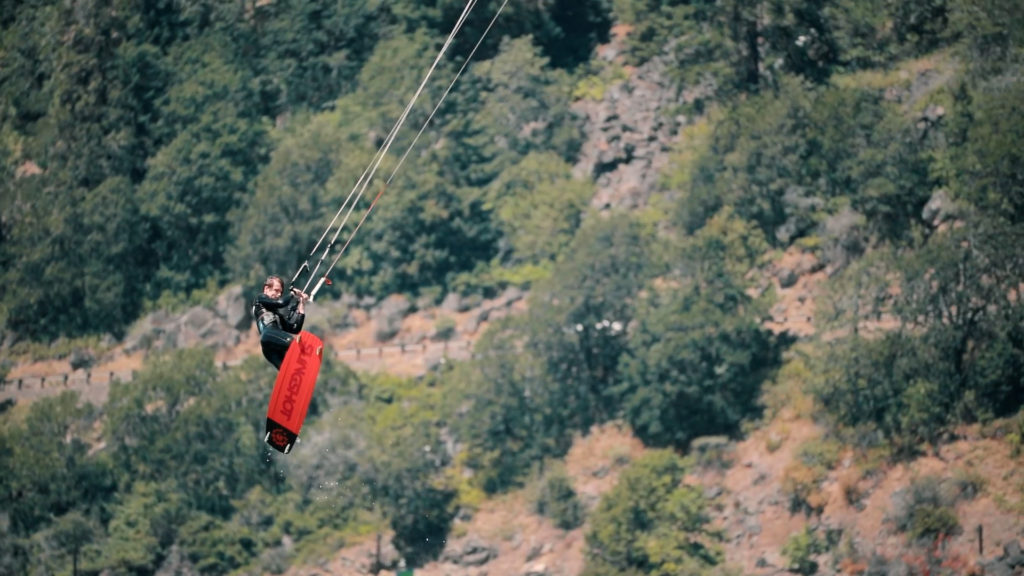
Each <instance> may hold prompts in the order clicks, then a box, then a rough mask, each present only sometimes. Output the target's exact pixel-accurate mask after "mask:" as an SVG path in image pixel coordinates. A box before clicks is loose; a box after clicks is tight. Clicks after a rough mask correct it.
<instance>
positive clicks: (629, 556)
mask: <svg viewBox="0 0 1024 576" xmlns="http://www.w3.org/2000/svg"><path fill="white" fill-rule="evenodd" d="M684 474H685V468H684V466H683V463H682V460H681V459H680V458H679V457H678V456H677V455H675V454H674V453H672V452H670V451H668V450H653V451H651V452H650V453H648V454H645V455H644V456H642V457H641V458H640V459H639V460H637V461H636V462H634V463H633V464H631V465H630V467H629V468H627V469H626V470H624V471H623V472H622V475H621V476H620V478H619V481H618V483H616V485H615V487H614V488H612V490H611V491H610V492H609V493H608V494H606V495H605V496H604V497H603V498H602V499H601V501H600V503H598V505H597V509H596V510H595V511H594V513H593V515H592V516H591V519H590V528H589V530H588V531H587V534H586V542H587V545H586V551H585V553H584V554H585V559H586V566H585V567H584V570H583V574H585V575H586V576H603V575H612V574H635V575H640V574H657V575H665V576H668V575H669V574H680V573H684V574H698V573H703V572H704V571H706V570H708V569H709V568H712V567H714V566H716V565H718V564H720V563H721V562H722V560H723V557H722V552H721V551H720V550H719V549H718V547H717V542H718V541H720V539H721V536H720V535H718V534H717V533H716V532H715V531H713V530H712V529H711V528H710V526H709V523H710V519H709V517H708V514H707V512H706V509H705V506H706V504H705V502H704V498H703V497H702V496H701V494H700V491H699V490H698V489H697V488H695V487H692V486H687V485H685V484H683V482H682V480H683V475H684Z"/></svg>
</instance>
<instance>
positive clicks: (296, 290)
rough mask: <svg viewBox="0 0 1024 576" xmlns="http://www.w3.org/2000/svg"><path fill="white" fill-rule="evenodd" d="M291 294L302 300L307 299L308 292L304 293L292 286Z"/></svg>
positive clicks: (305, 300) (306, 300)
mask: <svg viewBox="0 0 1024 576" xmlns="http://www.w3.org/2000/svg"><path fill="white" fill-rule="evenodd" d="M292 294H293V295H295V296H298V297H299V299H300V300H302V301H303V302H308V301H309V294H306V293H305V292H303V291H302V290H299V289H298V288H292Z"/></svg>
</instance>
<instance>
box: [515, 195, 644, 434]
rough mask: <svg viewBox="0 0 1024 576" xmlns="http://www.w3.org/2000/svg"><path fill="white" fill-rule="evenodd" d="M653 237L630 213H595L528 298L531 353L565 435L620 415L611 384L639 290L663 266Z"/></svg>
mask: <svg viewBox="0 0 1024 576" xmlns="http://www.w3.org/2000/svg"><path fill="white" fill-rule="evenodd" d="M653 241H654V237H653V234H652V232H651V230H650V229H648V228H647V227H645V225H643V224H641V223H640V222H638V221H637V220H636V219H634V218H632V217H630V216H628V215H622V214H616V215H610V216H609V217H607V218H606V217H604V216H601V215H595V216H594V217H593V219H591V220H588V221H585V222H584V224H583V226H582V227H581V228H580V230H579V231H578V232H577V234H576V236H575V237H574V238H573V241H572V243H571V244H570V245H569V247H568V249H567V250H566V251H565V255H564V257H563V258H562V259H561V260H560V261H559V262H558V263H557V265H556V267H555V269H554V271H553V272H552V275H551V277H550V278H549V279H547V280H546V281H544V282H543V283H541V284H540V285H539V286H537V288H536V289H535V290H534V291H533V292H532V293H531V295H530V302H529V312H528V318H527V321H526V322H527V325H526V331H527V333H526V342H525V346H526V350H527V351H528V352H529V353H530V354H532V355H533V356H535V357H536V358H537V359H539V360H540V361H541V363H542V366H543V375H544V376H543V380H542V385H544V386H547V387H549V388H548V389H547V390H546V391H545V392H544V396H545V398H546V400H547V401H548V402H550V403H551V407H552V410H553V411H554V413H553V414H552V418H553V421H552V424H553V426H557V427H561V428H562V430H564V431H565V432H564V433H565V434H567V435H569V434H571V433H573V432H582V431H586V430H588V429H589V428H590V426H592V425H593V424H596V423H599V422H602V421H605V420H606V419H608V418H611V417H613V416H614V415H615V409H616V404H615V402H614V399H613V395H612V393H611V392H612V390H611V389H612V386H613V385H614V384H615V382H616V381H617V380H618V378H619V361H620V357H621V356H622V353H623V352H624V351H625V350H626V346H627V338H626V326H628V325H629V323H630V322H631V321H632V320H633V317H634V306H635V304H634V303H635V301H636V297H637V294H638V293H639V292H640V290H641V289H642V288H643V287H644V286H645V285H646V284H647V282H648V281H649V280H650V279H651V278H652V277H653V276H654V275H655V274H656V273H657V272H658V271H659V268H658V265H657V263H656V262H651V247H652V246H653ZM558 436H559V435H558V434H556V435H555V437H558Z"/></svg>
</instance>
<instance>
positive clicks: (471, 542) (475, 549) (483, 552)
mask: <svg viewBox="0 0 1024 576" xmlns="http://www.w3.org/2000/svg"><path fill="white" fill-rule="evenodd" d="M497 557H498V549H497V548H496V547H494V546H491V545H490V544H487V543H486V542H484V541H482V540H480V539H479V538H477V537H475V536H469V537H467V538H465V539H464V540H462V541H460V542H459V543H458V544H454V545H452V546H449V547H448V549H446V550H445V551H444V554H442V555H441V560H442V561H443V562H450V563H452V564H455V565H456V566H483V565H484V564H487V563H488V562H490V561H491V560H492V559H494V558H497Z"/></svg>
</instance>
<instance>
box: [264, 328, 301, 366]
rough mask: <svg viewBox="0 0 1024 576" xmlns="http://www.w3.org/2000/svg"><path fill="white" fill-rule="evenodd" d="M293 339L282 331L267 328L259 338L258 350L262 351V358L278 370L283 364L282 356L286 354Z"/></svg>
mask: <svg viewBox="0 0 1024 576" xmlns="http://www.w3.org/2000/svg"><path fill="white" fill-rule="evenodd" d="M294 338H295V337H294V336H293V335H292V334H289V333H287V332H285V331H284V330H278V329H277V328H274V327H273V326H267V328H266V329H265V330H263V336H261V337H260V348H262V349H263V357H264V358H266V359H267V360H269V361H270V363H271V364H273V365H274V367H275V368H277V369H278V370H280V369H281V363H282V362H284V356H285V354H287V353H288V347H289V346H291V344H292V340H293V339H294Z"/></svg>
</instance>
